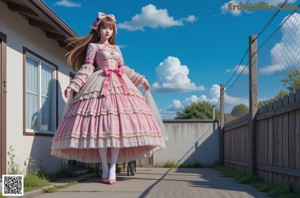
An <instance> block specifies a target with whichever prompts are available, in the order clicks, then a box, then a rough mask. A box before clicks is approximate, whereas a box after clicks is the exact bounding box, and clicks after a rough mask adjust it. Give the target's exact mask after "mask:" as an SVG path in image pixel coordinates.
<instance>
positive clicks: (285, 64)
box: [259, 13, 300, 74]
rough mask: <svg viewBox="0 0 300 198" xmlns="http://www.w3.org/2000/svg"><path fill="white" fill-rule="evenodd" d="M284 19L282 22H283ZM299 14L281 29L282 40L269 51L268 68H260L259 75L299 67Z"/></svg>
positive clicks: (293, 16)
mask: <svg viewBox="0 0 300 198" xmlns="http://www.w3.org/2000/svg"><path fill="white" fill-rule="evenodd" d="M285 19H286V18H284V19H283V20H282V22H283V21H285ZM299 27H300V14H298V13H294V14H293V15H292V16H291V17H290V18H289V19H288V20H287V21H286V22H285V23H284V24H283V25H282V27H281V31H282V38H281V41H280V42H279V43H276V44H275V45H274V47H273V48H272V49H271V61H272V64H271V65H269V66H264V67H262V68H261V69H260V70H259V71H260V74H272V73H275V72H281V71H283V70H285V69H287V68H291V67H300V56H299V54H300V31H299Z"/></svg>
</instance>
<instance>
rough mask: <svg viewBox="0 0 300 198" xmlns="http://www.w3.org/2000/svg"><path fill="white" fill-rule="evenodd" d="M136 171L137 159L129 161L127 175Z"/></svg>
mask: <svg viewBox="0 0 300 198" xmlns="http://www.w3.org/2000/svg"><path fill="white" fill-rule="evenodd" d="M135 172H136V162H135V161H129V162H128V166H127V175H128V176H130V175H132V176H133V175H135Z"/></svg>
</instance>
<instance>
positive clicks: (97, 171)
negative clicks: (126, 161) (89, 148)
mask: <svg viewBox="0 0 300 198" xmlns="http://www.w3.org/2000/svg"><path fill="white" fill-rule="evenodd" d="M95 168H96V174H97V177H99V178H100V177H101V174H102V165H101V164H100V163H96V164H95Z"/></svg>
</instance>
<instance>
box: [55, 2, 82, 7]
mask: <svg viewBox="0 0 300 198" xmlns="http://www.w3.org/2000/svg"><path fill="white" fill-rule="evenodd" d="M54 5H58V6H64V7H67V8H75V7H81V3H75V2H72V1H70V0H61V1H58V2H56V3H55V4H54Z"/></svg>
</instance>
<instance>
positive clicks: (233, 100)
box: [160, 84, 249, 118]
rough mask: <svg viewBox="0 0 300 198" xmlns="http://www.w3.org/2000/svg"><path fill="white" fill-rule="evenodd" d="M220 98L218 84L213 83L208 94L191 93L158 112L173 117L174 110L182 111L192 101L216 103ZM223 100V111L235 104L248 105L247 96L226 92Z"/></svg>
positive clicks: (174, 114)
mask: <svg viewBox="0 0 300 198" xmlns="http://www.w3.org/2000/svg"><path fill="white" fill-rule="evenodd" d="M219 98H220V85H218V84H214V85H212V86H211V88H210V91H209V95H208V96H206V95H201V96H199V97H198V96H196V95H191V96H190V97H187V98H185V99H184V100H182V101H180V100H173V101H172V103H171V104H170V105H169V107H168V108H167V109H161V110H160V113H161V114H162V117H166V118H174V117H175V116H176V112H178V111H182V110H183V109H184V107H185V106H187V105H190V104H192V103H193V102H202V101H207V102H209V103H211V104H212V105H215V104H217V102H218V101H219ZM224 100H225V108H226V109H225V111H227V112H228V111H231V109H232V108H233V106H235V105H237V104H245V105H246V106H249V99H248V98H239V97H233V96H229V95H228V94H227V93H226V92H225V95H224Z"/></svg>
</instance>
